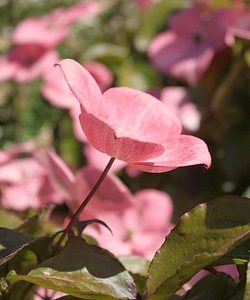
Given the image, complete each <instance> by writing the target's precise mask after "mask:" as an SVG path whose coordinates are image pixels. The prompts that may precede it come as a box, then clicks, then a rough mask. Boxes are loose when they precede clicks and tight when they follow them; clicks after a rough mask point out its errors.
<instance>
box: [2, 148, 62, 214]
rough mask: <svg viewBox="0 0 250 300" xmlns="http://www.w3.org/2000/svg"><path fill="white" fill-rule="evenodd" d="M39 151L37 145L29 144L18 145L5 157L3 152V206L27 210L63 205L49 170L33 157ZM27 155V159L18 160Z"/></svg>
mask: <svg viewBox="0 0 250 300" xmlns="http://www.w3.org/2000/svg"><path fill="white" fill-rule="evenodd" d="M35 151H37V149H36V147H35V145H34V144H33V143H32V142H26V143H23V144H18V145H14V146H13V147H12V148H11V149H10V150H8V151H5V155H3V154H4V151H2V152H1V156H2V157H3V158H4V160H2V161H1V164H0V190H1V197H0V202H1V205H2V206H3V207H5V208H8V209H14V210H18V211H23V210H26V209H28V208H35V209H37V208H40V207H42V206H43V205H45V204H48V203H62V198H61V197H60V196H59V195H58V194H57V193H56V192H55V190H53V189H52V186H51V184H50V183H49V182H48V176H47V171H46V169H45V168H44V166H43V165H42V164H41V163H40V162H39V161H38V160H37V159H36V158H35V157H34V156H33V153H34V152H35ZM23 153H25V155H26V156H25V157H23V158H22V157H18V156H20V155H21V154H23ZM8 154H9V155H8Z"/></svg>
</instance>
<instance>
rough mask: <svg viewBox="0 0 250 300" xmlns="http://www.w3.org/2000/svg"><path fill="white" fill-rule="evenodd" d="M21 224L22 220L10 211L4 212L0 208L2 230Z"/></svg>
mask: <svg viewBox="0 0 250 300" xmlns="http://www.w3.org/2000/svg"><path fill="white" fill-rule="evenodd" d="M21 223H22V220H21V219H20V218H18V217H17V216H16V215H14V214H12V213H11V212H10V211H6V210H4V209H3V208H2V207H1V210H0V226H1V227H4V228H11V229H12V228H15V227H17V226H19V225H20V224H21Z"/></svg>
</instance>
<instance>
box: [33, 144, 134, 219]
mask: <svg viewBox="0 0 250 300" xmlns="http://www.w3.org/2000/svg"><path fill="white" fill-rule="evenodd" d="M36 157H37V159H38V160H39V161H40V162H41V163H42V164H43V165H44V166H45V168H46V171H47V174H48V177H49V181H50V183H51V185H52V186H53V188H54V189H55V190H56V191H57V192H58V193H59V194H60V195H61V197H63V199H64V200H65V202H66V204H67V205H68V206H69V208H70V209H71V210H72V211H73V212H74V211H75V210H76V209H77V208H78V206H79V205H80V203H81V202H82V201H83V200H84V199H85V197H86V196H87V195H88V193H89V192H90V190H91V189H92V188H93V186H94V185H95V183H96V182H97V180H98V178H99V176H100V175H101V173H102V171H103V170H100V169H97V168H94V167H91V166H86V167H83V168H81V169H79V170H78V171H76V172H75V173H73V171H72V170H70V168H69V167H68V166H67V165H66V164H65V162H64V161H63V160H62V159H61V158H60V157H59V156H58V155H57V154H56V152H55V151H54V150H53V149H41V150H40V151H39V152H37V153H36ZM131 199H132V194H131V192H130V191H129V189H128V188H127V187H126V186H125V185H124V184H123V183H122V181H121V180H119V178H118V177H116V176H115V175H113V174H112V173H109V174H108V175H107V176H106V178H105V179H104V181H103V182H102V184H101V186H100V188H99V189H98V190H97V192H96V193H95V195H94V196H93V198H92V199H91V201H90V203H89V204H88V205H87V207H86V208H85V210H84V212H83V214H82V217H83V216H84V217H85V218H86V217H88V218H96V216H97V214H99V213H101V214H102V212H105V211H110V212H113V211H122V210H123V209H124V208H126V207H128V206H129V205H130V203H131Z"/></svg>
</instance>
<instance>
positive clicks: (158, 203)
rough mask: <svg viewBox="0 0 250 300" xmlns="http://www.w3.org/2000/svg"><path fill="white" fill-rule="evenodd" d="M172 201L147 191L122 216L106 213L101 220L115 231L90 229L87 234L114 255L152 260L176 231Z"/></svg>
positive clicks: (88, 228)
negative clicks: (172, 230) (172, 220)
mask: <svg viewBox="0 0 250 300" xmlns="http://www.w3.org/2000/svg"><path fill="white" fill-rule="evenodd" d="M172 212H173V203H172V200H171V198H170V197H169V196H168V195H167V194H166V193H164V192H160V191H157V190H154V189H146V190H141V191H139V192H137V193H136V194H135V195H134V202H133V205H131V206H129V207H128V208H126V209H124V210H123V211H122V212H113V213H112V214H111V213H110V212H109V211H106V212H105V211H103V212H102V214H101V215H100V216H99V218H100V219H102V220H103V221H104V222H105V223H106V224H107V225H108V226H109V227H110V228H111V230H112V232H113V236H111V235H110V232H109V231H108V230H107V229H106V228H104V227H103V226H98V229H96V228H95V227H93V226H89V227H87V229H86V233H87V234H90V235H91V236H93V237H94V238H95V239H96V240H97V241H98V243H99V245H100V246H101V247H103V248H106V249H108V250H109V251H111V252H112V253H114V254H115V255H130V254H136V255H140V256H143V257H144V258H146V259H152V257H153V255H154V253H155V252H156V251H157V249H159V247H160V246H161V244H162V243H163V242H164V239H165V236H166V235H167V234H168V233H169V232H170V230H171V229H172V228H173V225H172V224H171V223H170V220H171V217H172Z"/></svg>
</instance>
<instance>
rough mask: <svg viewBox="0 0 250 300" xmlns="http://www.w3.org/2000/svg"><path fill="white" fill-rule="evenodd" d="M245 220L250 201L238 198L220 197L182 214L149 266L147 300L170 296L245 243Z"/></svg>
mask: <svg viewBox="0 0 250 300" xmlns="http://www.w3.org/2000/svg"><path fill="white" fill-rule="evenodd" d="M249 216H250V199H248V198H243V197H239V196H228V197H221V198H218V199H215V200H214V201H211V202H209V203H204V204H200V205H198V206H197V207H196V208H194V209H192V210H191V211H190V212H188V213H186V214H184V215H183V216H182V218H181V220H180V222H179V224H178V225H177V226H176V227H175V228H174V229H173V231H172V232H171V233H170V234H169V235H168V237H167V238H166V241H165V242H164V244H163V245H162V247H161V248H160V249H159V251H158V252H157V253H156V255H155V257H154V259H153V261H152V262H151V265H150V267H149V272H148V282H147V291H148V295H149V296H150V297H149V299H150V300H156V299H163V297H165V298H167V297H169V296H171V295H172V294H173V293H174V292H175V291H177V290H178V289H179V288H180V287H181V286H182V285H183V284H184V283H186V282H188V281H189V280H190V279H191V277H192V276H193V275H195V274H196V273H197V272H198V271H199V270H200V269H202V268H204V267H206V266H207V265H209V264H211V263H212V262H213V261H216V260H217V259H218V258H220V257H222V256H223V255H225V254H226V253H227V252H229V251H231V250H232V249H233V248H235V247H236V246H237V245H239V244H240V243H242V242H244V241H246V240H247V239H249V238H250V218H249ZM165 298H164V299H165Z"/></svg>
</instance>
